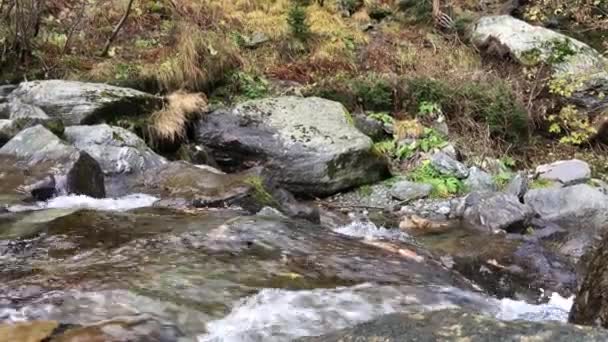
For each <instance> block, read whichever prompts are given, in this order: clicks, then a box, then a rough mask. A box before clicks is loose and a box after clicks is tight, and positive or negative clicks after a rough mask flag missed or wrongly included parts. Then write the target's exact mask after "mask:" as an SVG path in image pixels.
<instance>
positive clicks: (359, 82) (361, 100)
mask: <svg viewBox="0 0 608 342" xmlns="http://www.w3.org/2000/svg"><path fill="white" fill-rule="evenodd" d="M308 95H315V96H319V97H323V98H326V99H330V100H334V101H338V102H340V103H342V104H343V105H344V106H346V107H347V108H348V109H349V110H351V111H352V110H354V109H356V108H357V107H358V106H361V107H363V109H365V110H370V111H392V110H393V107H394V106H393V87H392V85H391V83H390V82H389V81H388V80H387V79H385V78H383V77H382V76H380V75H378V74H374V73H370V74H366V75H362V76H355V77H353V76H350V75H344V74H342V75H338V76H335V77H333V78H327V79H325V80H322V81H320V82H318V83H317V84H315V85H314V86H313V87H312V88H311V89H309V90H308Z"/></svg>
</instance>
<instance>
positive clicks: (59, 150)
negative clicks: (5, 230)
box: [0, 125, 105, 200]
mask: <svg viewBox="0 0 608 342" xmlns="http://www.w3.org/2000/svg"><path fill="white" fill-rule="evenodd" d="M0 160H2V163H1V164H0V170H1V172H0V174H1V175H2V181H1V182H0V193H2V194H11V195H12V196H14V197H16V198H22V195H20V191H19V190H20V189H23V190H25V191H26V192H29V193H30V194H31V195H32V196H33V197H34V198H35V199H38V200H46V199H48V198H50V197H52V196H55V195H57V194H83V195H88V196H91V197H104V196H105V186H104V180H103V173H102V171H101V168H100V167H99V164H97V162H96V161H95V160H94V159H93V158H92V157H91V156H90V155H89V154H87V153H86V152H83V151H79V150H77V149H75V148H74V147H73V146H70V145H68V144H66V143H65V142H63V141H62V140H61V139H59V138H58V137H57V136H55V135H53V133H51V132H50V131H49V130H47V129H46V128H44V127H42V126H41V125H38V126H34V127H31V128H28V129H25V130H23V131H21V132H20V133H19V134H18V135H17V136H15V137H14V138H13V139H11V140H10V141H9V142H8V143H6V144H5V145H4V146H3V147H2V148H0ZM32 185H33V186H32Z"/></svg>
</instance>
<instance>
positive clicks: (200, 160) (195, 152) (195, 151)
mask: <svg viewBox="0 0 608 342" xmlns="http://www.w3.org/2000/svg"><path fill="white" fill-rule="evenodd" d="M177 156H178V158H179V159H180V160H184V161H187V162H189V163H191V164H195V165H209V166H211V167H213V168H216V169H217V168H219V165H217V163H216V162H215V159H213V156H212V155H211V151H209V149H207V148H206V147H205V146H202V145H195V144H182V146H181V147H180V148H179V150H178V151H177Z"/></svg>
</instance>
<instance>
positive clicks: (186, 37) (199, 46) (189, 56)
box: [148, 23, 241, 91]
mask: <svg viewBox="0 0 608 342" xmlns="http://www.w3.org/2000/svg"><path fill="white" fill-rule="evenodd" d="M178 30H179V31H178V33H177V46H176V48H175V50H173V49H171V50H168V51H167V53H168V55H167V57H166V59H165V61H164V62H163V63H161V65H160V67H158V66H156V67H155V68H154V69H153V70H148V73H150V74H152V75H154V76H155V77H156V79H157V80H158V83H159V86H160V88H161V89H163V90H166V91H171V90H176V89H189V90H193V91H200V90H208V89H209V88H210V87H211V86H212V85H213V84H216V83H217V82H219V81H221V80H222V79H223V78H224V77H225V76H226V75H227V74H228V73H230V72H231V71H233V70H235V69H236V68H238V67H239V66H240V65H241V58H240V55H239V51H238V47H236V45H235V44H234V43H233V42H231V41H230V39H228V38H227V37H223V36H221V35H220V34H219V33H216V32H214V31H202V30H201V29H199V28H198V27H196V26H194V25H192V24H185V23H183V24H181V25H180V27H178Z"/></svg>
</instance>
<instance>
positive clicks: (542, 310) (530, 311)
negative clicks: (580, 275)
mask: <svg viewBox="0 0 608 342" xmlns="http://www.w3.org/2000/svg"><path fill="white" fill-rule="evenodd" d="M573 302H574V296H572V297H570V298H564V297H562V296H560V295H559V294H558V293H553V294H552V295H551V297H550V298H549V302H547V303H546V304H538V305H535V304H529V303H526V302H524V301H519V300H513V299H508V298H505V299H502V300H500V304H499V305H500V306H499V308H500V311H499V312H498V313H497V314H496V318H498V319H500V320H504V321H511V320H518V319H521V320H526V321H534V322H542V321H559V322H567V321H568V313H569V312H570V308H571V307H572V303H573Z"/></svg>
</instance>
